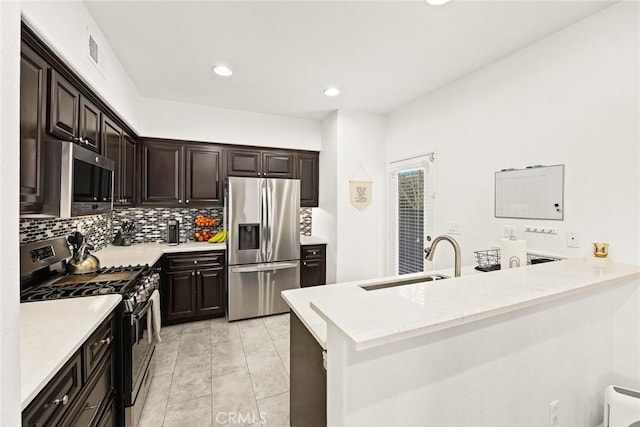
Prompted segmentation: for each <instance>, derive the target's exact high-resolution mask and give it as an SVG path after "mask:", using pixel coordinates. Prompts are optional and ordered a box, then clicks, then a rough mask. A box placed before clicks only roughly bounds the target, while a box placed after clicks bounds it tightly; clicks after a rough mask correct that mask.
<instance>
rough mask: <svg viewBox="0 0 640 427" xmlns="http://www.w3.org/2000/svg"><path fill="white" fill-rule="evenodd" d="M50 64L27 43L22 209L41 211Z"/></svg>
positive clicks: (22, 83)
mask: <svg viewBox="0 0 640 427" xmlns="http://www.w3.org/2000/svg"><path fill="white" fill-rule="evenodd" d="M47 67H48V64H47V63H46V62H45V60H44V59H42V58H41V57H40V56H39V55H38V54H36V53H35V52H34V51H33V50H32V49H30V48H29V47H28V46H27V45H25V44H24V43H23V44H22V51H21V57H20V212H23V213H39V212H41V211H42V168H43V161H44V159H43V155H42V149H43V147H42V144H43V142H42V141H43V138H44V132H45V130H44V127H45V121H46V119H45V111H46V99H47V91H46V90H47Z"/></svg>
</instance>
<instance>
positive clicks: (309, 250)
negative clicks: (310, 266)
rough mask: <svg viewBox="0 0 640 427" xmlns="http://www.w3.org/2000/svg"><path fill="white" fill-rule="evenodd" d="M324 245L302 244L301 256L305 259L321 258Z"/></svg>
mask: <svg viewBox="0 0 640 427" xmlns="http://www.w3.org/2000/svg"><path fill="white" fill-rule="evenodd" d="M324 253H325V247H324V245H314V246H311V245H308V246H302V251H301V258H302V259H303V260H305V259H321V258H324V257H325V254H324Z"/></svg>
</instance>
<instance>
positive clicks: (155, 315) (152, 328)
mask: <svg viewBox="0 0 640 427" xmlns="http://www.w3.org/2000/svg"><path fill="white" fill-rule="evenodd" d="M149 301H151V315H150V316H147V334H149V344H151V343H152V340H153V339H154V338H155V340H156V342H162V339H161V338H160V292H158V290H157V289H156V290H155V291H153V293H152V294H151V296H150V297H149Z"/></svg>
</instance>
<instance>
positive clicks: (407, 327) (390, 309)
mask: <svg viewBox="0 0 640 427" xmlns="http://www.w3.org/2000/svg"><path fill="white" fill-rule="evenodd" d="M438 272H440V271H438ZM471 272H476V270H473V268H472V267H467V268H463V271H462V277H458V278H454V277H452V278H450V279H446V280H441V281H435V282H424V283H416V284H411V285H404V286H398V287H391V288H385V289H378V290H374V291H365V290H363V289H362V288H360V286H359V285H372V284H376V283H384V282H389V281H390V282H394V281H397V280H402V279H404V278H405V277H402V279H399V278H398V277H397V276H396V277H394V278H391V280H388V279H376V280H365V281H360V282H352V283H344V284H336V285H329V286H319V287H315V288H303V289H296V290H290V291H284V292H283V293H282V295H283V297H284V299H285V300H286V301H287V303H288V304H289V306H290V307H291V309H292V310H293V311H294V312H295V313H296V315H297V316H298V317H300V319H301V320H302V322H303V323H304V324H305V326H307V328H308V329H309V331H310V332H311V333H312V334H313V336H314V337H315V338H316V340H317V341H318V342H319V343H320V345H322V346H323V348H326V323H327V322H328V323H330V324H332V325H333V326H335V327H336V328H337V330H338V331H340V332H341V333H343V334H344V335H345V336H346V337H347V338H348V340H349V341H350V342H351V343H352V344H353V345H354V346H355V348H356V349H358V350H363V349H367V348H372V347H375V346H379V345H383V344H387V343H391V342H395V341H399V340H403V339H407V338H411V337H415V336H418V335H422V334H426V333H430V332H435V331H438V330H442V329H447V328H450V327H454V326H457V325H462V324H465V323H470V322H474V321H477V320H481V319H486V318H489V317H493V316H496V315H499V314H502V313H507V312H510V311H515V310H520V309H522V308H525V307H530V306H532V305H536V304H541V303H544V302H547V301H552V300H556V299H559V298H562V297H565V296H568V295H572V294H576V293H579V292H583V291H586V290H588V289H591V288H594V287H597V286H603V285H606V284H608V283H611V282H614V281H616V280H619V279H625V278H632V277H640V267H639V266H635V265H629V264H620V263H616V262H613V261H611V260H600V259H597V258H593V257H589V258H576V259H566V260H562V261H556V262H550V263H545V264H536V265H529V266H526V267H520V268H514V269H510V270H504V271H494V272H490V273H481V274H480V273H478V274H469V273H471ZM430 273H434V272H430ZM442 273H443V274H447V273H446V272H444V271H443V272H442ZM354 307H357V310H355V309H354Z"/></svg>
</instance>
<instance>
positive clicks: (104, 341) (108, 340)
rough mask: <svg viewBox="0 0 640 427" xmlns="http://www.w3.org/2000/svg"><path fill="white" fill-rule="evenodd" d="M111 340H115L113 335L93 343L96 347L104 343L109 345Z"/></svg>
mask: <svg viewBox="0 0 640 427" xmlns="http://www.w3.org/2000/svg"><path fill="white" fill-rule="evenodd" d="M111 341H113V337H109V338H105V339H103V340H100V341H96V342H94V343H93V347H95V346H97V345H104V344H106V345H109V344H111Z"/></svg>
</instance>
